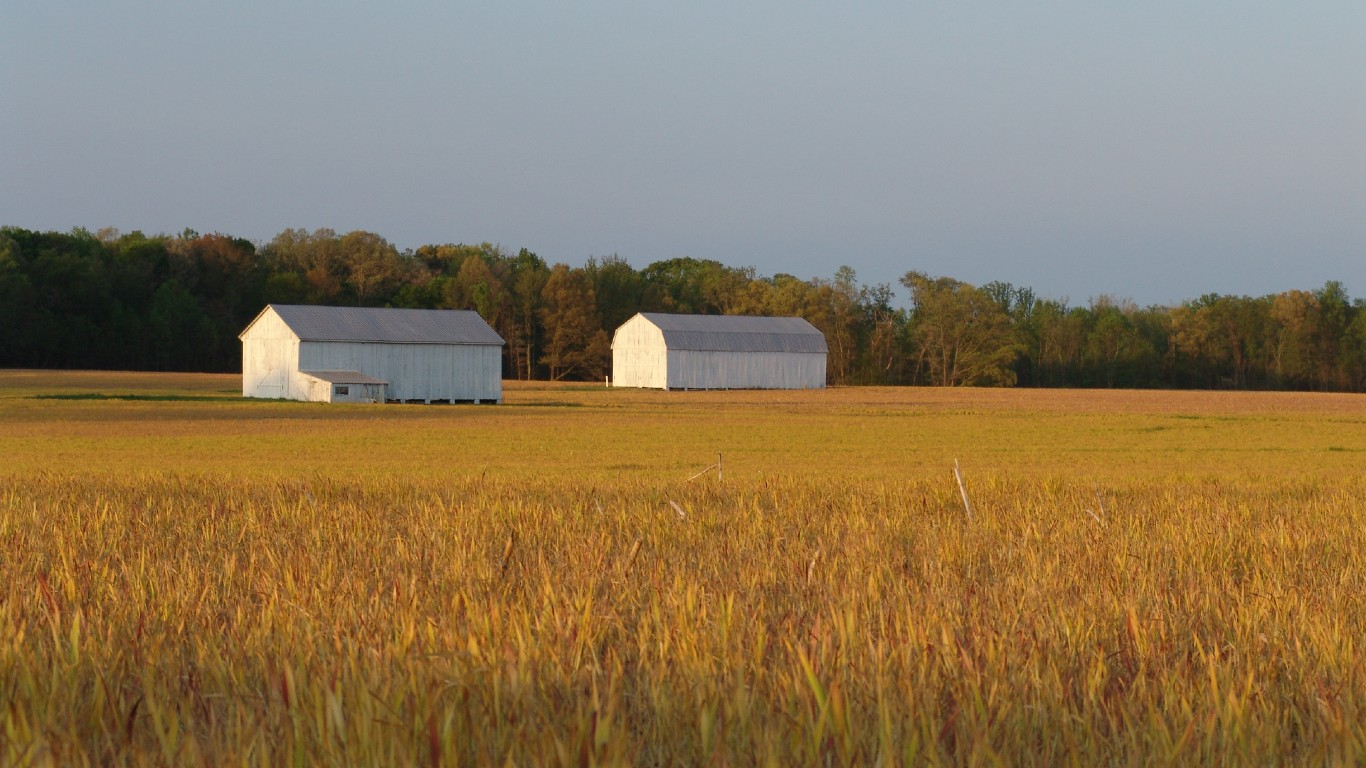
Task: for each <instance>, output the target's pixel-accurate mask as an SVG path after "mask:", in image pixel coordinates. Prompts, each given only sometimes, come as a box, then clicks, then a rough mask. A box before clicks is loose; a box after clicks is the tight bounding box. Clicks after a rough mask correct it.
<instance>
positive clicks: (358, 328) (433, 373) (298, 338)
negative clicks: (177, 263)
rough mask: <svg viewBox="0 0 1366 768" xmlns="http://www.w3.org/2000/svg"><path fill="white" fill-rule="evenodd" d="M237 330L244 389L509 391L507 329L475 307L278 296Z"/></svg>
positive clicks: (410, 398) (256, 393)
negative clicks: (324, 302) (286, 300)
mask: <svg viewBox="0 0 1366 768" xmlns="http://www.w3.org/2000/svg"><path fill="white" fill-rule="evenodd" d="M238 338H239V339H241V340H242V395H243V397H269V398H285V399H289V400H307V401H313V402H329V403H334V402H379V403H383V402H405V403H414V402H417V403H455V402H474V403H483V402H491V403H499V402H502V400H503V377H502V371H503V339H502V337H501V336H499V335H498V334H497V332H495V331H494V330H493V329H492V328H491V327H489V324H488V323H486V322H484V318H482V317H480V316H479V314H478V313H477V312H470V311H466V310H448V309H387V308H377V307H318V306H303V305H295V304H271V305H270V306H268V307H266V308H265V309H264V310H262V311H261V314H259V315H257V316H256V319H255V320H252V321H251V323H250V324H249V325H247V327H246V329H244V330H243V331H242V333H241V334H239V335H238Z"/></svg>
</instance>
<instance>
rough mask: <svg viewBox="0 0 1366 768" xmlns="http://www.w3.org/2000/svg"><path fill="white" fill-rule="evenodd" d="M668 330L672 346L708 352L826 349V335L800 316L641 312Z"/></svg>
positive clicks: (667, 340)
mask: <svg viewBox="0 0 1366 768" xmlns="http://www.w3.org/2000/svg"><path fill="white" fill-rule="evenodd" d="M640 316H641V317H643V318H645V319H646V320H649V321H650V322H651V323H653V324H654V325H655V327H656V328H659V330H661V331H663V332H664V344H665V346H667V347H669V348H670V349H690V350H698V351H708V352H818V353H822V354H824V353H826V352H827V351H828V348H827V347H826V345H825V335H824V334H822V333H821V332H820V331H818V330H816V327H815V326H814V325H812V324H811V323H808V322H807V321H806V320H804V319H803V318H800V317H751V316H748V315H670V314H665V313H663V312H641V313H640Z"/></svg>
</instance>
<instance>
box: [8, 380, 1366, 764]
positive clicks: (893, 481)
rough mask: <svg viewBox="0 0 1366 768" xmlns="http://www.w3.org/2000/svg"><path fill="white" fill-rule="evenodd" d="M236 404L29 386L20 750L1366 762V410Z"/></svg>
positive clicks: (563, 395)
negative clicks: (717, 467) (968, 505)
mask: <svg viewBox="0 0 1366 768" xmlns="http://www.w3.org/2000/svg"><path fill="white" fill-rule="evenodd" d="M239 392H240V388H239V379H238V377H236V376H211V375H183V374H111V373H82V372H75V373H72V372H61V373H54V372H38V371H0V457H3V458H0V547H3V549H0V552H3V558H0V700H2V701H3V702H4V704H3V707H4V709H3V710H0V711H2V712H3V714H0V719H2V720H3V723H2V724H0V764H4V765H10V764H20V765H28V764H33V765H45V764H53V765H82V764H90V765H96V764H98V765H103V764H129V765H223V764H247V765H281V764H307V765H312V764H330V765H355V764H376V763H381V764H402V765H417V764H422V765H471V764H499V765H502V764H513V765H527V764H574V765H593V764H609V765H610V764H647V765H663V764H679V765H694V764H702V763H709V762H714V763H716V764H723V765H726V764H754V763H761V764H771V765H809V764H857V765H864V764H869V765H871V764H883V765H901V764H904V765H916V764H924V763H931V764H935V763H942V764H979V763H996V762H1004V763H1010V764H1040V765H1057V764H1069V763H1071V764H1082V765H1093V764H1101V763H1134V764H1151V763H1191V762H1194V763H1218V764H1227V763H1239V764H1243V763H1251V764H1306V765H1320V764H1324V763H1333V762H1346V763H1360V762H1361V761H1362V760H1364V759H1366V726H1363V725H1362V723H1363V722H1366V654H1364V653H1363V647H1362V646H1363V642H1364V641H1366V605H1363V599H1364V598H1366V556H1364V555H1363V552H1366V525H1364V523H1366V512H1364V510H1366V475H1364V474H1363V467H1366V397H1362V396H1359V395H1358V396H1353V395H1326V394H1287V393H1228V392H1216V393H1193V392H1151V391H1145V392H1111V391H1107V392H1098V391H1057V390H1048V391H1035V390H981V389H921V388H905V389H892V388H847V389H844V388H840V389H829V390H823V391H814V392H668V393H665V392H643V391H617V390H608V389H604V388H603V387H601V386H593V385H584V384H578V385H552V384H545V383H538V384H523V383H516V382H508V383H507V384H506V392H505V398H506V402H505V404H503V405H501V406H399V405H387V406H375V405H354V406H350V405H321V404H305V403H286V402H263V401H246V400H243V399H242V398H240V396H239ZM718 455H719V456H720V457H721V471H720V472H717V471H716V470H715V469H714V468H713V469H711V470H708V467H709V466H711V465H713V464H714V463H715V462H716V461H717V457H718ZM955 461H956V462H958V464H959V466H960V467H961V472H962V477H963V480H964V482H965V487H966V492H967V495H968V498H969V501H970V503H971V506H972V513H971V514H969V513H968V511H967V510H966V509H965V505H964V500H963V497H962V495H961V494H960V490H959V486H958V484H957V482H956V481H955V478H954V471H953V468H954V464H955Z"/></svg>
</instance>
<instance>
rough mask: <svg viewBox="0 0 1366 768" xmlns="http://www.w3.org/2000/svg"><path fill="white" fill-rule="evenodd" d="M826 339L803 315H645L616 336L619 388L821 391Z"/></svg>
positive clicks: (614, 363)
mask: <svg viewBox="0 0 1366 768" xmlns="http://www.w3.org/2000/svg"><path fill="white" fill-rule="evenodd" d="M827 352H828V348H827V347H826V345H825V336H824V335H823V334H821V332H820V331H818V330H816V328H815V326H813V325H811V323H808V322H807V321H806V320H804V319H802V318H800V317H747V316H741V315H671V314H665V313H662V312H641V313H639V314H637V315H636V316H635V317H632V318H631V319H630V320H627V321H626V322H625V323H623V324H622V325H621V327H620V328H618V329H617V331H616V333H615V334H614V335H613V336H612V384H613V386H617V387H645V388H650V389H821V388H824V387H825V357H826V354H827Z"/></svg>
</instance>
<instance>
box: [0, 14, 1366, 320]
mask: <svg viewBox="0 0 1366 768" xmlns="http://www.w3.org/2000/svg"><path fill="white" fill-rule="evenodd" d="M840 6H850V7H848V8H842V7H840ZM0 224H7V225H13V226H19V227H24V228H27V229H44V230H46V229H56V230H67V229H70V228H71V227H74V226H83V227H87V228H89V229H92V230H94V229H98V228H100V227H105V226H114V227H118V228H119V229H121V230H123V231H130V230H134V229H140V230H142V231H144V232H147V233H149V234H151V233H156V232H167V233H178V232H180V231H181V230H182V229H184V228H187V227H189V228H193V229H197V230H199V231H203V232H212V231H218V232H224V233H229V234H233V235H237V236H242V237H247V238H250V239H252V240H256V241H258V242H265V241H268V240H269V239H270V238H271V237H273V236H274V235H275V234H276V233H278V232H279V231H280V230H282V229H285V228H286V227H304V228H307V229H314V228H317V227H331V228H333V229H336V230H338V231H339V232H345V231H349V230H352V229H367V230H371V231H374V232H377V233H379V234H381V235H383V236H384V237H386V238H388V239H389V240H391V241H392V242H394V243H395V244H396V245H398V246H399V247H400V248H411V247H416V246H418V245H421V244H424V243H445V242H482V241H490V242H495V243H499V244H502V245H504V246H505V247H508V248H511V249H516V248H520V247H526V248H530V249H531V250H533V251H535V252H537V253H538V254H540V255H541V256H542V257H543V258H545V259H546V260H547V261H550V262H556V261H563V262H565V263H568V264H572V265H579V264H582V263H583V262H584V261H585V259H586V258H587V257H588V256H590V255H597V256H603V255H607V254H612V253H615V254H618V255H620V256H622V257H623V258H625V259H627V260H628V261H630V262H631V263H632V264H634V265H636V266H637V267H641V266H644V265H645V264H648V263H649V262H651V261H656V260H659V259H667V258H671V257H675V256H694V257H697V258H710V259H716V260H718V261H721V262H723V263H725V264H729V265H732V266H752V267H755V268H756V269H757V270H758V271H759V272H760V273H761V274H765V275H771V274H774V273H777V272H788V273H791V274H795V275H798V276H799V277H803V278H809V277H827V278H828V277H831V276H833V275H834V273H835V270H836V269H837V268H838V267H839V266H840V265H841V264H848V265H850V266H852V267H854V268H855V269H856V270H857V272H858V275H859V277H860V278H861V279H862V280H863V281H864V282H870V283H872V282H889V283H893V284H895V282H896V280H897V279H898V278H899V277H900V276H901V275H902V274H904V273H905V272H906V271H907V270H911V269H915V270H920V271H924V272H929V273H931V274H935V275H949V276H953V277H957V278H959V279H962V280H966V281H968V282H972V283H977V284H980V283H984V282H987V281H990V280H1005V281H1009V282H1013V283H1016V284H1019V285H1027V286H1031V287H1033V288H1034V289H1035V291H1036V292H1037V293H1038V294H1040V295H1042V296H1047V297H1053V298H1063V297H1067V298H1070V299H1071V301H1072V303H1073V304H1084V303H1085V302H1086V301H1087V299H1089V298H1090V297H1094V296H1097V295H1099V294H1103V293H1104V294H1111V295H1115V296H1118V297H1131V298H1133V299H1135V300H1137V301H1138V302H1139V303H1140V304H1147V303H1174V302H1178V301H1181V300H1183V299H1189V298H1195V297H1198V296H1199V295H1201V294H1204V293H1208V292H1219V293H1247V294H1253V295H1260V294H1264V293H1270V292H1275V291H1280V290H1285V289H1289V288H1311V289H1312V288H1317V287H1319V286H1321V285H1322V284H1323V282H1324V281H1325V280H1329V279H1337V280H1341V281H1343V282H1344V283H1345V284H1346V286H1347V289H1348V291H1349V292H1350V293H1351V294H1352V295H1353V296H1355V297H1363V296H1366V3H1363V2H1361V0H1336V1H1333V2H1313V1H1312V0H1310V1H1309V2H1294V3H1291V2H1283V1H1281V2H1257V1H1256V0H1249V1H1246V2H1197V1H1195V0H1187V1H1185V2H1171V1H1168V0H1153V1H1147V0H1145V2H1134V3H1102V2H1081V1H1077V2H1060V1H1050V0H1043V1H1041V2H1033V3H1017V2H979V3H952V4H950V3H940V2H934V3H929V2H913V1H912V2H906V1H905V0H903V1H901V2H866V3H849V4H839V3H828V2H821V3H814V2H803V1H802V0H793V1H790V2H768V1H766V0H759V1H755V2H748V3H732V2H724V3H723V2H711V1H709V0H704V1H702V2H689V3H652V2H640V1H639V0H636V1H634V2H612V3H607V2H591V1H590V2H585V3H544V2H516V1H515V0H514V1H511V2H450V1H446V2H435V1H427V0H422V1H419V2H405V1H403V0H396V1H395V2H386V3H372V2H346V1H345V0H325V1H323V0H319V1H318V2H302V1H300V0H233V1H232V2H222V1H221V0H218V1H216V2H200V1H199V0H178V1H176V2H150V1H149V2H136V1H129V0H110V1H101V2H93V1H90V0H72V1H70V2H65V1H64V2H53V0H5V2H4V4H3V6H0ZM898 294H899V295H904V291H900V290H898Z"/></svg>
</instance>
